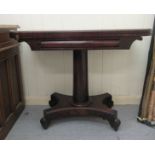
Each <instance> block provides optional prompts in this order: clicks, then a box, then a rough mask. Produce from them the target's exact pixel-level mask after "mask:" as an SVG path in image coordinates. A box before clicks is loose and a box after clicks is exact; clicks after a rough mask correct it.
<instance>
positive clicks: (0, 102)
mask: <svg viewBox="0 0 155 155" xmlns="http://www.w3.org/2000/svg"><path fill="white" fill-rule="evenodd" d="M11 113H12V103H11V98H10V86H9V81H8V70H7V60H3V61H1V62H0V126H3V124H4V123H5V121H6V120H7V118H8V117H9V115H10V114H11Z"/></svg>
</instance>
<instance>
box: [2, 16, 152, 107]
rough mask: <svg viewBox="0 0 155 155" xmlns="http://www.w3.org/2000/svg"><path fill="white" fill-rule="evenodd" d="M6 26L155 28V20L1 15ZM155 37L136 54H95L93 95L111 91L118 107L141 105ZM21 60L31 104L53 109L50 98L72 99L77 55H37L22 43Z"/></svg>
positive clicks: (92, 61) (138, 46)
mask: <svg viewBox="0 0 155 155" xmlns="http://www.w3.org/2000/svg"><path fill="white" fill-rule="evenodd" d="M0 24H18V25H20V27H21V28H20V30H73V29H78V30H80V29H130V28H131V29H132V28H152V25H153V15H80V14H79V15H56V14H53V15H0ZM149 46H150V37H144V38H143V41H135V42H134V44H133V45H132V46H131V49H130V50H117V51H114V50H113V51H108V50H100V51H90V52H89V92H90V95H92V94H94V95H95V94H99V93H103V92H110V93H111V94H112V95H114V101H115V104H138V103H139V99H140V96H141V93H142V87H143V81H144V75H145V68H146V63H147V54H148V49H149ZM20 49H21V60H22V69H23V78H24V79H23V80H24V88H25V95H26V100H27V104H47V102H48V100H49V98H50V94H51V93H53V92H55V91H58V92H61V93H65V94H72V84H73V83H72V51H52V52H51V51H46V52H42V51H40V52H37V51H31V49H30V47H29V46H28V45H27V44H26V43H22V44H21V46H20Z"/></svg>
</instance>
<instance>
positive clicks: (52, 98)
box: [49, 94, 59, 107]
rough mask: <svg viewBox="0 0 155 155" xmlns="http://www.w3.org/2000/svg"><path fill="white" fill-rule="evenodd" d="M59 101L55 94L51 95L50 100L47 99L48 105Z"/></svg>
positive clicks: (53, 104) (51, 105)
mask: <svg viewBox="0 0 155 155" xmlns="http://www.w3.org/2000/svg"><path fill="white" fill-rule="evenodd" d="M58 102H59V99H58V97H57V95H56V94H52V95H51V100H50V101H49V105H50V107H53V106H55V105H56V104H57V103H58Z"/></svg>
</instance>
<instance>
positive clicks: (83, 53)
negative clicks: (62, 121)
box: [40, 49, 120, 130]
mask: <svg viewBox="0 0 155 155" xmlns="http://www.w3.org/2000/svg"><path fill="white" fill-rule="evenodd" d="M87 54H88V53H87V50H86V49H85V50H74V51H73V63H74V64H73V69H74V71H73V74H74V77H73V96H67V95H63V94H60V93H54V94H52V95H51V100H50V101H49V105H50V106H51V108H49V109H46V110H44V117H43V118H42V119H41V121H40V122H41V125H42V126H43V128H45V129H46V128H47V127H48V126H49V124H50V122H51V120H54V119H57V118H64V117H69V116H98V117H102V118H103V119H106V120H108V121H109V123H110V125H111V127H112V128H113V129H114V130H118V127H119V125H120V120H119V119H118V118H117V111H116V110H112V109H111V107H112V106H113V101H112V96H111V95H110V94H108V93H106V94H101V95H96V96H89V94H88V58H87Z"/></svg>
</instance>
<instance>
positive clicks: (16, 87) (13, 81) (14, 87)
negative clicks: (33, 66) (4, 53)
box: [8, 54, 22, 111]
mask: <svg viewBox="0 0 155 155" xmlns="http://www.w3.org/2000/svg"><path fill="white" fill-rule="evenodd" d="M18 57H19V55H18V54H16V55H14V56H11V57H10V58H9V67H8V70H9V81H10V86H11V94H12V108H13V110H14V111H15V110H16V107H17V106H18V104H19V103H21V102H22V94H21V92H22V91H21V85H20V74H19V62H18Z"/></svg>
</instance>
